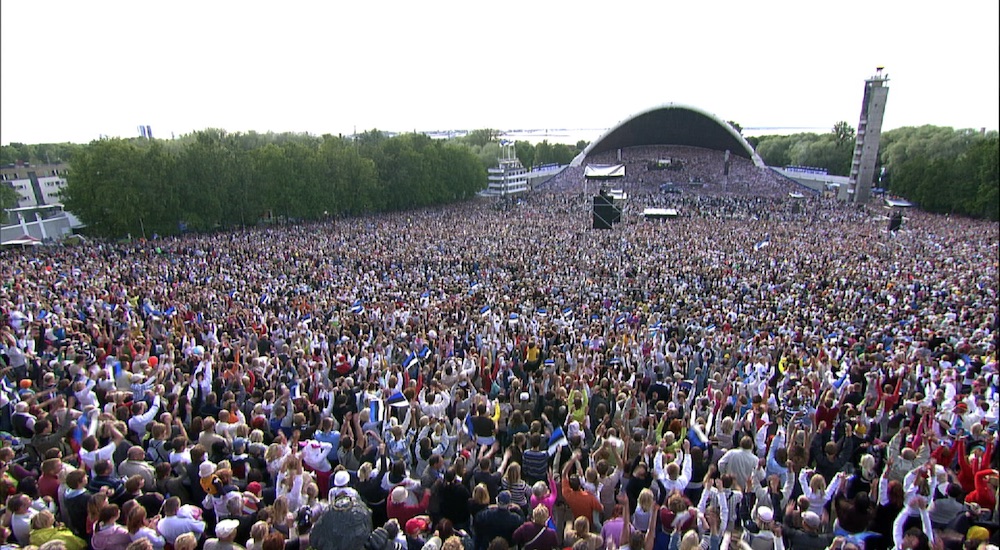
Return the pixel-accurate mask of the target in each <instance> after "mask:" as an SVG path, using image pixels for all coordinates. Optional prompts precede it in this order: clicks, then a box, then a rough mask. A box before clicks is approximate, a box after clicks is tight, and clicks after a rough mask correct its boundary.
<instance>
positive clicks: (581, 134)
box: [426, 126, 828, 145]
mask: <svg viewBox="0 0 1000 550" xmlns="http://www.w3.org/2000/svg"><path fill="white" fill-rule="evenodd" d="M608 130H609V128H554V129H531V130H525V129H519V130H503V133H502V134H501V136H500V138H501V139H507V140H511V141H527V142H529V143H531V144H534V145H537V144H539V143H541V142H542V141H546V140H547V141H548V142H549V143H565V144H567V145H575V144H576V143H577V142H578V141H580V140H583V141H586V142H587V143H590V142H592V141H594V140H596V139H598V138H600V137H601V136H602V135H604V134H605V133H606V132H607V131H608ZM824 131H828V129H826V130H824V129H823V128H810V127H798V128H782V127H767V126H761V127H753V128H744V129H743V135H744V136H745V137H750V136H762V135H790V134H796V133H800V132H816V133H823V132H824ZM468 132H469V131H468V130H452V131H439V132H426V133H427V134H428V135H430V136H431V137H434V138H449V137H460V136H464V135H466V134H468Z"/></svg>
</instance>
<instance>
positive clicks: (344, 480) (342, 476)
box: [333, 470, 405, 498]
mask: <svg viewBox="0 0 1000 550" xmlns="http://www.w3.org/2000/svg"><path fill="white" fill-rule="evenodd" d="M350 482H351V474H349V473H347V471H346V470H341V471H339V472H337V473H336V474H334V476H333V486H334V487H347V484H348V483H350ZM404 498H405V497H404Z"/></svg>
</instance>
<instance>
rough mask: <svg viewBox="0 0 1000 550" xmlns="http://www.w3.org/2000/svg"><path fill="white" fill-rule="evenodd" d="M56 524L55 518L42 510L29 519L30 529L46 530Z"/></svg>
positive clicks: (50, 513)
mask: <svg viewBox="0 0 1000 550" xmlns="http://www.w3.org/2000/svg"><path fill="white" fill-rule="evenodd" d="M55 524H56V517H55V516H54V515H52V512H50V511H48V510H42V511H41V512H38V513H37V514H35V515H34V516H33V517H32V518H31V528H32V529H47V528H49V527H52V526H53V525H55Z"/></svg>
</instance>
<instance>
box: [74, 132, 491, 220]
mask: <svg viewBox="0 0 1000 550" xmlns="http://www.w3.org/2000/svg"><path fill="white" fill-rule="evenodd" d="M493 162H494V163H495V157H494V160H493ZM485 184H486V174H485V170H484V169H483V167H482V165H481V163H480V161H479V160H478V159H477V158H476V157H475V156H474V155H473V154H472V153H471V152H470V150H469V148H468V147H466V146H457V145H455V144H451V143H446V142H443V141H436V140H432V139H431V138H429V137H427V136H425V135H422V134H421V135H418V134H405V135H400V136H396V137H388V136H387V135H385V134H384V133H382V132H379V131H377V130H373V131H370V132H365V133H363V134H360V135H358V136H357V139H355V140H352V139H349V138H343V137H334V136H330V135H327V136H323V137H322V138H318V137H314V136H306V135H301V134H256V133H253V132H251V133H249V134H240V133H237V134H229V133H227V132H225V131H223V130H217V129H208V130H204V131H201V132H196V133H194V134H192V135H189V136H183V137H182V138H180V139H178V140H173V141H167V142H161V141H156V140H121V139H102V140H99V141H94V142H92V143H90V144H89V145H87V146H84V147H83V148H82V149H81V150H80V152H79V153H77V155H76V157H75V158H74V161H73V163H72V165H71V166H70V174H69V177H68V184H67V187H66V190H65V191H64V199H65V201H64V202H65V204H66V208H67V209H68V210H70V211H72V212H74V213H75V214H77V215H78V216H79V217H80V219H81V220H82V221H83V222H84V223H86V224H87V225H88V227H89V228H90V230H91V231H92V232H94V233H95V234H98V235H104V236H124V235H126V234H132V235H133V236H138V235H143V234H145V235H147V236H148V235H152V234H153V233H158V234H161V235H163V234H173V233H177V232H178V231H180V230H181V228H182V227H184V228H187V229H189V230H195V231H209V230H215V229H219V228H227V227H234V226H240V225H248V224H250V225H252V224H256V223H258V222H259V221H260V220H262V219H267V218H270V217H271V216H275V217H281V218H285V219H319V218H322V217H326V216H351V215H357V214H362V213H365V212H375V211H383V210H401V209H406V208H414V207H422V206H429V205H436V204H443V203H447V202H451V201H456V200H462V199H467V198H469V197H472V196H473V195H475V193H476V192H478V191H480V190H481V189H482V188H483V187H485Z"/></svg>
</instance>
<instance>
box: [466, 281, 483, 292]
mask: <svg viewBox="0 0 1000 550" xmlns="http://www.w3.org/2000/svg"><path fill="white" fill-rule="evenodd" d="M480 286H482V285H481V284H479V281H476V282H474V283H471V284H469V294H474V293H475V292H476V291H477V290H479V287H480Z"/></svg>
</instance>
